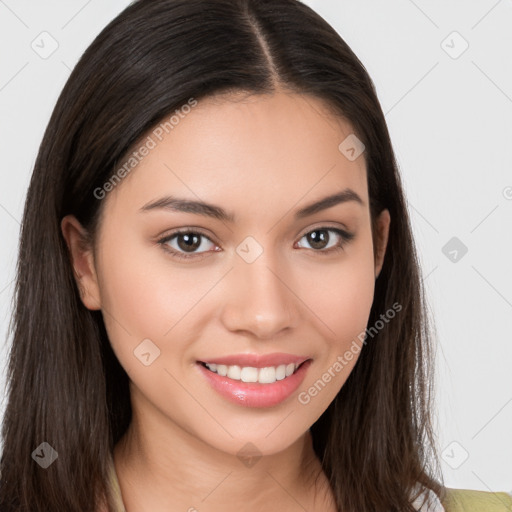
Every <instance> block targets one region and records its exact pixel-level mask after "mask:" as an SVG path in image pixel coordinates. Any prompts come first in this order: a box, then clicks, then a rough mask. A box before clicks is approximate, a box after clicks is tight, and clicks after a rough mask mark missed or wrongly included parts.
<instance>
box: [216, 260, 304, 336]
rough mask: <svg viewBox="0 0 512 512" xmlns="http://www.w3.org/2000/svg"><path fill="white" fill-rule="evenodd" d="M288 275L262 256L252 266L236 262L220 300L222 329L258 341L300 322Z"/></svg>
mask: <svg viewBox="0 0 512 512" xmlns="http://www.w3.org/2000/svg"><path fill="white" fill-rule="evenodd" d="M288 275H289V273H286V272H284V271H283V269H282V268H280V267H279V268H278V267H277V266H276V263H275V261H274V260H273V261H271V260H270V258H268V257H267V256H266V253H265V252H263V254H262V255H261V256H260V257H259V258H258V259H257V260H256V261H254V262H252V263H246V262H245V261H243V260H241V259H240V260H238V261H237V262H236V264H235V268H234V269H233V271H232V272H230V275H229V280H230V282H229V283H228V287H229V291H228V290H226V295H225V296H224V297H225V302H224V307H223V308H222V315H221V319H222V322H223V324H224V326H225V327H226V328H227V329H228V330H230V331H233V332H238V333H242V332H243V333H250V334H251V335H252V336H253V337H257V338H261V339H269V338H273V337H276V336H277V335H279V334H280V333H281V332H282V331H285V330H287V329H292V328H294V327H296V326H297V324H298V320H299V318H300V316H299V311H298V309H297V308H298V299H297V296H296V295H295V294H294V293H293V291H292V290H291V287H290V286H289V284H287V281H289V279H287V276H288Z"/></svg>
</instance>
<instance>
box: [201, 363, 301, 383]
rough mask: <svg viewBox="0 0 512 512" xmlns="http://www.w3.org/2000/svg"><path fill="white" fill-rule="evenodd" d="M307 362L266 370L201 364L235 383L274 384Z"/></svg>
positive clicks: (282, 365)
mask: <svg viewBox="0 0 512 512" xmlns="http://www.w3.org/2000/svg"><path fill="white" fill-rule="evenodd" d="M307 361H309V359H308V360H306V361H303V362H302V363H289V364H281V365H278V366H266V367H264V368H255V367H253V366H238V365H225V364H214V363H203V362H202V361H199V363H200V364H201V365H202V366H204V367H205V368H207V369H208V370H209V371H211V372H212V373H216V374H217V375H220V376H221V377H227V378H229V379H232V380H234V381H241V382H248V383H249V382H251V383H259V384H273V383H274V382H276V381H280V380H285V379H286V378H288V377H290V376H291V375H293V374H294V373H295V372H296V371H297V370H298V369H299V368H300V367H301V366H302V365H303V364H304V363H305V362H307Z"/></svg>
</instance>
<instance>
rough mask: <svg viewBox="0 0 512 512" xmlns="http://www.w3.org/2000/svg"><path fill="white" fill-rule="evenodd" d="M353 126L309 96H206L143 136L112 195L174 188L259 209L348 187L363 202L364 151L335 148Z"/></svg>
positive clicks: (150, 195) (129, 201) (149, 195)
mask: <svg viewBox="0 0 512 512" xmlns="http://www.w3.org/2000/svg"><path fill="white" fill-rule="evenodd" d="M352 133H353V129H352V127H351V126H350V124H349V123H348V121H346V120H345V119H343V118H341V117H340V116H337V115H335V114H334V113H333V111H332V110H330V109H329V107H328V105H327V104H326V103H324V102H322V101H321V100H319V99H317V98H314V97H311V96H305V95H299V94H294V93H285V92H278V93H274V94H272V95H252V96H249V95H247V94H245V95H244V94H230V95H223V96H216V97H210V98H206V99H203V100H200V101H198V102H197V103H196V104H195V106H191V107H189V108H186V109H181V110H180V109H178V111H177V112H175V113H174V115H173V114H171V115H170V116H169V117H167V118H165V119H164V120H163V121H162V123H160V124H159V125H158V126H156V127H155V128H154V129H152V130H151V131H150V132H148V133H147V134H146V135H145V138H143V139H142V142H141V143H139V145H138V146H136V147H135V151H138V150H139V149H140V148H141V147H142V145H146V146H147V147H149V148H150V149H149V150H147V151H144V155H145V156H141V155H140V154H139V159H138V163H137V165H136V166H135V167H134V168H133V170H131V171H130V172H129V173H127V175H126V177H125V178H124V179H123V180H122V182H121V183H120V184H119V185H118V186H116V187H115V190H114V191H113V192H111V193H110V194H109V201H110V200H111V199H112V198H111V197H110V196H113V198H114V202H115V203H118V206H123V205H125V207H126V208H132V209H133V208H138V207H140V206H142V204H144V203H146V202H147V201H149V200H151V199H155V197H157V196H158V195H164V194H173V195H180V196H185V197H189V198H194V199H197V198H201V199H204V200H208V201H210V202H213V203H223V204H225V203H226V202H232V203H233V204H235V205H237V207H238V208H239V207H243V208H245V209H247V210H251V214H257V215H259V216H262V215H264V214H265V212H269V213H270V212H274V213H275V212H276V211H277V210H278V209H280V208H284V207H286V206H287V205H288V203H290V204H291V203H292V202H293V203H296V202H297V201H299V200H300V199H301V198H302V197H304V203H306V202H310V201H311V200H314V199H315V198H317V197H320V196H324V195H326V192H327V193H333V192H336V191H338V190H342V189H345V188H347V187H348V188H351V189H353V190H355V191H356V192H357V193H358V194H359V195H360V196H361V198H362V199H363V201H365V202H366V203H367V201H368V198H367V185H366V183H367V182H366V168H365V162H364V155H362V156H361V157H359V158H357V159H355V160H353V161H351V160H349V159H347V157H346V156H345V154H344V153H343V152H342V151H340V149H339V146H340V144H341V143H342V142H343V141H344V140H345V139H346V138H347V137H349V136H350V135H351V134H352ZM139 153H140V151H139ZM288 206H289V205H288Z"/></svg>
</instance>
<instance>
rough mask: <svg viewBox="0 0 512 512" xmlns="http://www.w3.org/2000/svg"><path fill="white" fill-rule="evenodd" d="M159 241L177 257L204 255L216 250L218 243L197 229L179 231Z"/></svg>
mask: <svg viewBox="0 0 512 512" xmlns="http://www.w3.org/2000/svg"><path fill="white" fill-rule="evenodd" d="M159 243H160V244H161V245H162V246H163V247H164V249H165V250H166V251H168V252H170V253H171V254H172V256H175V257H177V258H190V257H202V256H204V255H205V253H207V252H212V251H215V250H216V245H215V244H214V243H213V242H212V241H211V240H210V239H209V238H208V237H207V236H206V235H203V234H202V233H199V232H197V231H178V232H175V233H173V234H171V235H168V236H166V237H164V238H162V239H161V240H159ZM198 249H201V250H198Z"/></svg>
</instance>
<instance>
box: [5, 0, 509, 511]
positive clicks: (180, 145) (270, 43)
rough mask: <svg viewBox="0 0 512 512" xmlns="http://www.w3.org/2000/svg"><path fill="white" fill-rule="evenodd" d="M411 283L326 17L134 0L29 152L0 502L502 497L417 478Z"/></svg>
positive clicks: (160, 505)
mask: <svg viewBox="0 0 512 512" xmlns="http://www.w3.org/2000/svg"><path fill="white" fill-rule="evenodd" d="M424 308H425V306H424V299H423V290H422V287H421V278H420V271H419V267H418V262H417V257H416V253H415V247H414V242H413V238H412V235H411V228H410V224H409V217H408V214H407V210H406V206H405V199H404V195H403V191H402V187H401V183H400V177H399V174H398V171H397V167H396V164H395V160H394V155H393V150H392V147H391V143H390V140H389V135H388V131H387V128H386V124H385V121H384V116H383V114H382V111H381V108H380V105H379V103H378V100H377V97H376V94H375V91H374V88H373V85H372V82H371V80H370V78H369V77H368V75H367V73H366V71H365V69H364V68H363V66H362V64H361V63H360V62H359V61H358V59H357V58H356V56H355V55H354V54H353V53H352V51H351V50H350V49H349V48H348V46H347V45H346V44H345V43H344V41H343V40H342V39H341V38H340V37H339V35H338V34H336V32H335V31H334V30H333V29H332V28H331V27H330V26H329V25H328V24H327V23H326V22H325V21H324V20H323V19H322V18H320V17H319V16H318V15H316V14H315V13H314V12H313V11H312V10H311V9H309V8H308V7H306V6H305V5H303V4H301V3H299V2H297V1H295V0H277V1H275V0H274V1H272V2H271V1H268V0H267V1H264V0H238V1H228V0H208V1H207V0H188V1H185V0H151V1H149V0H139V1H138V2H134V3H133V4H132V5H130V6H129V7H128V8H127V9H126V10H125V11H123V12H122V13H121V14H120V15H119V16H118V17H117V18H116V19H115V20H114V21H112V22H111V23H110V24H109V25H108V26H107V27H106V28H105V29H104V30H103V31H102V33H101V34H100V35H99V36H98V37H97V38H96V39H95V41H94V42H93V43H92V44H91V46H90V47H89V48H88V50H87V51H86V52H85V54H84V55H83V57H82V58H81V60H80V62H79V63H78V65H77V66H76V68H75V69H74V71H73V73H72V74H71V76H70V78H69V80H68V83H67V84H66V86H65V88H64V90H63V92H62V94H61V97H60V98H59V100H58V102H57V105H56V107H55V110H54V113H53V115H52V117H51V119H50V122H49V125H48V128H47V131H46V133H45V136H44V139H43V142H42V145H41V148H40V152H39V155H38V158H37V161H36V164H35V168H34V172H33V176H32V180H31V184H30V188H29V191H28V195H27V200H26V205H25V212H24V221H23V228H22V233H21V244H20V254H19V265H18V274H17V284H16V307H15V311H14V316H13V335H14V337H13V345H12V350H11V353H10V359H9V373H8V380H9V383H10V389H9V396H8V399H9V400H8V405H7V408H6V412H5V417H4V423H3V432H2V434H3V445H4V448H3V455H2V460H1V466H0V469H1V489H0V509H1V510H2V511H6V512H7V511H22V510H23V511H25V510H30V511H39V510H41V511H42V510H45V511H53V510H55V511H57V510H59V511H60V510H66V511H95V510H101V511H107V510H108V511H121V510H126V511H128V512H129V511H132V510H136V511H139V510H151V511H156V512H158V511H159V510H189V511H194V510H201V511H217V510H221V509H222V510H223V511H226V510H227V511H229V510H240V509H243V510H247V511H253V510H262V509H279V510H290V511H291V510H315V511H339V510H341V511H344V512H345V511H347V512H348V511H354V512H355V511H366V510H368V511H386V512H388V511H405V510H423V511H426V510H429V511H442V510H445V511H446V512H451V511H455V510H473V509H472V508H471V507H475V506H477V507H480V508H475V509H474V510H484V509H485V510H507V506H508V507H510V503H511V499H510V498H508V497H507V495H506V494H505V493H497V494H492V493H478V492H476V493H475V492H472V491H455V490H451V489H446V488H445V487H444V486H443V484H442V482H441V476H440V474H439V471H438V467H437V461H436V454H435V453H436V450H435V442H434V434H433V431H432V427H431V420H430V399H431V388H432V383H431V380H430V375H431V370H430V367H431V351H432V347H431V342H430V338H429V330H428V325H427V317H426V314H425V309H424ZM493 507H494V508H493Z"/></svg>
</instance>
